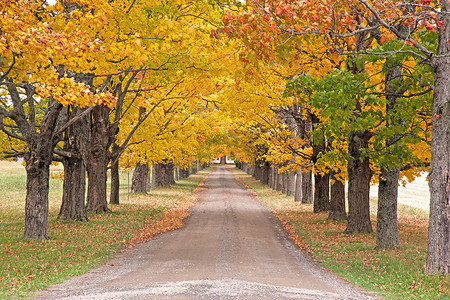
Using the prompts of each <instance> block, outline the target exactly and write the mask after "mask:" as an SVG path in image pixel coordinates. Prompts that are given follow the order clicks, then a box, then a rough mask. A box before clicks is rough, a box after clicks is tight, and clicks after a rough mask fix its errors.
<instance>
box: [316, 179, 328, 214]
mask: <svg viewBox="0 0 450 300" xmlns="http://www.w3.org/2000/svg"><path fill="white" fill-rule="evenodd" d="M328 210H330V173H327V174H325V175H323V176H322V175H320V174H314V208H313V211H314V212H315V213H319V212H323V211H328Z"/></svg>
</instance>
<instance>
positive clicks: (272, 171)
mask: <svg viewBox="0 0 450 300" xmlns="http://www.w3.org/2000/svg"><path fill="white" fill-rule="evenodd" d="M269 187H270V188H271V189H273V190H274V189H275V167H274V166H270V170H269Z"/></svg>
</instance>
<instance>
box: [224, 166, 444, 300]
mask: <svg viewBox="0 0 450 300" xmlns="http://www.w3.org/2000/svg"><path fill="white" fill-rule="evenodd" d="M232 170H233V172H234V174H235V175H236V177H237V178H238V179H239V180H241V181H242V182H243V183H244V184H245V185H247V186H248V187H250V188H251V189H252V190H253V191H254V192H255V193H256V194H257V195H258V198H259V200H260V201H261V202H262V204H263V205H265V206H266V207H267V208H268V209H269V210H270V211H271V212H272V213H273V214H274V215H275V216H277V217H278V218H279V219H280V221H281V223H282V224H283V226H284V228H285V229H286V230H287V231H288V233H289V236H290V238H291V239H292V240H293V241H294V243H296V244H297V246H298V247H299V248H300V249H302V250H305V251H307V252H309V253H310V254H311V257H312V259H313V260H315V261H317V262H320V263H321V265H322V266H324V267H325V268H328V269H330V270H332V271H333V272H335V273H337V274H338V275H340V276H341V277H343V278H345V279H347V280H348V281H350V282H352V283H354V284H356V285H358V286H361V287H363V288H364V289H366V290H367V291H369V292H376V293H377V294H378V295H380V296H382V297H384V298H386V299H450V277H445V276H438V275H427V274H424V272H423V270H424V266H425V259H426V249H427V227H428V220H427V218H428V216H427V213H426V212H424V211H423V210H420V209H412V208H410V207H408V206H404V205H399V212H398V227H399V239H400V243H401V246H400V247H399V248H398V249H395V250H375V238H376V236H375V233H371V234H352V235H348V234H343V231H344V229H345V227H346V222H345V221H327V216H328V214H327V213H318V214H315V213H312V204H301V203H297V202H294V201H293V197H289V196H285V195H284V194H282V193H280V192H277V191H274V190H272V189H270V188H269V187H268V186H266V185H263V184H261V183H260V182H259V181H258V180H256V179H254V178H253V177H251V176H250V175H248V174H246V173H245V172H243V171H241V170H238V169H232ZM371 218H372V224H373V228H374V230H375V228H376V199H372V200H371Z"/></svg>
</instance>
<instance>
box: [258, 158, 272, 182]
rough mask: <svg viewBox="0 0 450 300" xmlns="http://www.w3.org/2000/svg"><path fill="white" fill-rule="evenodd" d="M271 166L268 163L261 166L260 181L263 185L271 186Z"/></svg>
mask: <svg viewBox="0 0 450 300" xmlns="http://www.w3.org/2000/svg"><path fill="white" fill-rule="evenodd" d="M269 173H270V164H269V163H268V162H266V161H264V162H263V165H262V166H260V178H259V180H260V181H261V183H263V184H269Z"/></svg>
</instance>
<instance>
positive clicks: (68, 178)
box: [58, 158, 89, 221]
mask: <svg viewBox="0 0 450 300" xmlns="http://www.w3.org/2000/svg"><path fill="white" fill-rule="evenodd" d="M63 165H64V183H63V196H62V203H61V209H60V211H59V215H58V219H68V220H75V221H89V219H88V217H87V213H86V207H85V191H86V167H85V164H84V162H83V160H82V159H79V158H67V159H64V162H63Z"/></svg>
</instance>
